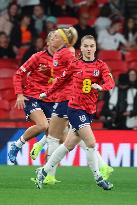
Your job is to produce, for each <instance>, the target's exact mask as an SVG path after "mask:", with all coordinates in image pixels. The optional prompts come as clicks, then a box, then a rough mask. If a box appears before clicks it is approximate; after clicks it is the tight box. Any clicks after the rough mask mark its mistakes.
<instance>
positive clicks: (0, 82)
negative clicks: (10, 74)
mask: <svg viewBox="0 0 137 205" xmlns="http://www.w3.org/2000/svg"><path fill="white" fill-rule="evenodd" d="M10 88H13V80H12V78H4V79H3V78H2V79H0V92H1V90H6V89H10Z"/></svg>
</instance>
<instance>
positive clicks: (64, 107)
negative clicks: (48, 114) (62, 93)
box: [52, 101, 68, 119]
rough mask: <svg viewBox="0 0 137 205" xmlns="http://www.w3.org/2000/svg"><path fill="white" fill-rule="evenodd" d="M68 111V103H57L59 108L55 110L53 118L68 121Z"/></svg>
mask: <svg viewBox="0 0 137 205" xmlns="http://www.w3.org/2000/svg"><path fill="white" fill-rule="evenodd" d="M55 105H56V103H55ZM67 111H68V101H63V102H59V103H57V107H56V108H55V109H54V110H53V113H52V116H58V117H60V118H66V119H68V116H67Z"/></svg>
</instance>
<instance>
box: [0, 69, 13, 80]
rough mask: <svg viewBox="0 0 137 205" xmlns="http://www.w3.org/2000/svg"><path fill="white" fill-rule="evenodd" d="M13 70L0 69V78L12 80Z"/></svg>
mask: <svg viewBox="0 0 137 205" xmlns="http://www.w3.org/2000/svg"><path fill="white" fill-rule="evenodd" d="M14 74H15V70H13V69H10V68H0V78H12V77H13V75H14Z"/></svg>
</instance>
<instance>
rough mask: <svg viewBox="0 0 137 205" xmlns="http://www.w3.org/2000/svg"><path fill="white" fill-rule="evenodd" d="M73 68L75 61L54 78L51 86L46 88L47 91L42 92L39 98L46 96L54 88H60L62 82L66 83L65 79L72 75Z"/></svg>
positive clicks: (51, 92)
mask: <svg viewBox="0 0 137 205" xmlns="http://www.w3.org/2000/svg"><path fill="white" fill-rule="evenodd" d="M75 70H76V68H75V62H72V63H71V64H70V65H69V66H68V68H67V69H66V70H65V71H64V72H63V74H62V75H61V76H60V77H57V78H55V80H54V81H53V84H52V86H51V88H50V89H48V91H47V92H42V93H41V94H40V98H45V97H48V96H50V95H51V94H53V93H54V91H55V90H57V89H60V88H61V87H62V86H63V84H64V83H67V79H68V78H70V77H71V76H72V75H73V73H74V72H75Z"/></svg>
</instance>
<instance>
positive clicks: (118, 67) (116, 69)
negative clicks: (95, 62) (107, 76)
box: [106, 61, 128, 79]
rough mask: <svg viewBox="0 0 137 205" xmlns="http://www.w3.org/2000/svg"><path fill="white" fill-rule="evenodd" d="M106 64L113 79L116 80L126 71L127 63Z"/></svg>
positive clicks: (112, 62) (108, 62)
mask: <svg viewBox="0 0 137 205" xmlns="http://www.w3.org/2000/svg"><path fill="white" fill-rule="evenodd" d="M106 63H107V65H108V66H109V68H110V71H111V72H112V74H113V77H114V78H115V79H117V78H118V77H119V75H120V74H121V73H126V72H127V71H128V67H127V63H126V62H124V61H106Z"/></svg>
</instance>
